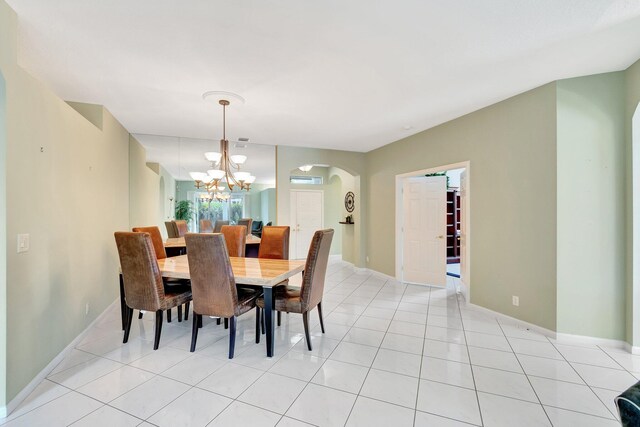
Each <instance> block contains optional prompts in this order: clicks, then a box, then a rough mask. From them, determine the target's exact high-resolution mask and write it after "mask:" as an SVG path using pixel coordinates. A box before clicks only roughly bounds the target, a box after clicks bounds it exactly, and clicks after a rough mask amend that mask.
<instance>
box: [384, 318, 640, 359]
mask: <svg viewBox="0 0 640 427" xmlns="http://www.w3.org/2000/svg"><path fill="white" fill-rule="evenodd" d="M424 330H425V326H424V325H422V324H420V323H410V322H402V321H400V320H394V321H393V322H391V325H389V329H388V330H387V332H390V333H392V334H399V335H409V336H411V337H418V338H422V337H424ZM639 370H640V369H639Z"/></svg>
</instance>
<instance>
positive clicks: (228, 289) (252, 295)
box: [185, 233, 260, 359]
mask: <svg viewBox="0 0 640 427" xmlns="http://www.w3.org/2000/svg"><path fill="white" fill-rule="evenodd" d="M185 241H186V243H187V252H188V253H189V257H188V259H189V272H190V275H191V288H192V290H193V296H194V299H193V330H192V333H191V351H192V352H193V351H195V349H196V341H197V339H198V327H199V325H200V324H201V323H202V316H203V315H205V316H216V317H222V318H225V319H229V325H230V331H229V359H233V352H234V349H235V340H236V317H237V316H240V315H242V314H244V313H246V312H248V311H250V310H252V309H253V308H254V307H256V299H257V298H258V296H259V295H260V292H259V291H256V290H248V289H238V288H236V282H235V278H234V277H233V270H232V269H231V262H230V261H229V253H228V252H227V245H226V243H225V241H224V237H223V236H222V235H221V234H196V233H187V234H186V235H185ZM256 311H257V313H256V342H258V338H259V336H260V330H259V324H260V321H259V319H260V309H258V308H257V307H256ZM225 324H226V322H225Z"/></svg>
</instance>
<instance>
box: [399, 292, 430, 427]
mask: <svg viewBox="0 0 640 427" xmlns="http://www.w3.org/2000/svg"><path fill="white" fill-rule="evenodd" d="M405 293H406V288H405ZM403 296H404V294H403ZM430 309H431V288H429V301H428V302H427V313H426V314H427V317H426V322H425V325H424V334H423V335H424V336H423V338H422V354H420V368H419V369H418V387H417V388H416V401H415V405H414V406H415V408H416V410H415V411H414V413H413V425H414V427H415V425H416V418H417V417H418V399H419V398H420V383H421V382H422V381H421V378H422V365H423V362H424V357H425V356H424V348H425V346H426V345H427V340H426V335H427V331H428V329H427V325H428V324H429V310H430Z"/></svg>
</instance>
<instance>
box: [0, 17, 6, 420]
mask: <svg viewBox="0 0 640 427" xmlns="http://www.w3.org/2000/svg"><path fill="white" fill-rule="evenodd" d="M1 22H2V21H0V23H1ZM6 112H7V109H6V90H5V81H4V77H3V76H2V73H1V72H0V408H1V407H3V406H4V405H5V402H6V391H7V371H6V368H5V367H6V366H7V204H6V203H4V201H5V200H6V199H7V178H6V177H7V122H6V120H5V117H6Z"/></svg>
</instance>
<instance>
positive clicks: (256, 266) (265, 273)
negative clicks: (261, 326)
mask: <svg viewBox="0 0 640 427" xmlns="http://www.w3.org/2000/svg"><path fill="white" fill-rule="evenodd" d="M187 256H188V255H180V256H175V257H170V258H164V259H159V260H158V268H159V269H160V274H161V275H162V277H166V278H174V279H190V278H191V276H190V274H189V260H188V258H187ZM229 260H230V262H231V269H232V270H233V275H234V278H235V282H236V285H248V286H256V287H262V291H263V295H264V318H265V332H266V345H267V356H268V357H273V353H274V347H275V345H274V335H275V321H274V314H275V313H274V312H275V300H274V298H273V293H274V289H275V288H276V287H278V286H284V285H285V284H286V280H287V279H289V278H291V277H293V276H295V275H296V274H298V273H301V272H302V271H303V270H304V266H305V261H304V260H286V259H268V258H245V257H229ZM120 298H121V301H120V303H121V309H122V311H123V313H124V309H125V302H124V282H123V279H122V275H120ZM123 319H124V317H123Z"/></svg>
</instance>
